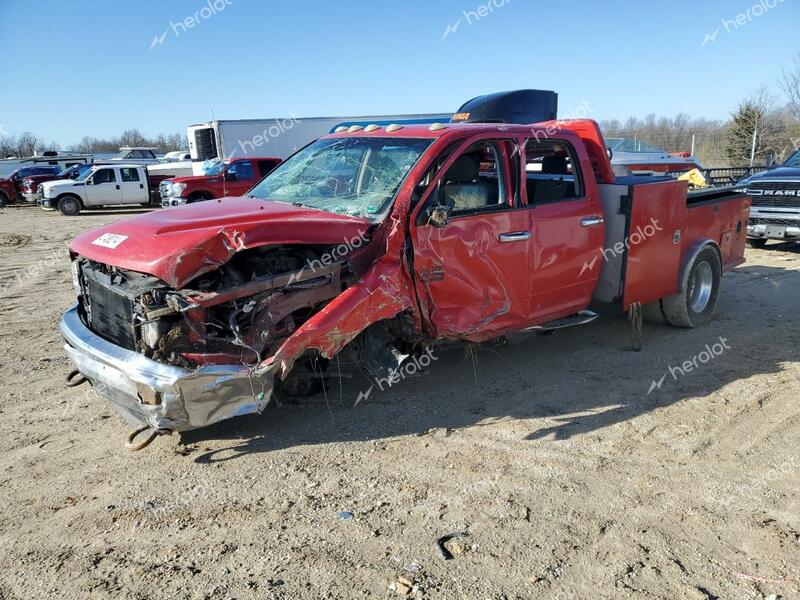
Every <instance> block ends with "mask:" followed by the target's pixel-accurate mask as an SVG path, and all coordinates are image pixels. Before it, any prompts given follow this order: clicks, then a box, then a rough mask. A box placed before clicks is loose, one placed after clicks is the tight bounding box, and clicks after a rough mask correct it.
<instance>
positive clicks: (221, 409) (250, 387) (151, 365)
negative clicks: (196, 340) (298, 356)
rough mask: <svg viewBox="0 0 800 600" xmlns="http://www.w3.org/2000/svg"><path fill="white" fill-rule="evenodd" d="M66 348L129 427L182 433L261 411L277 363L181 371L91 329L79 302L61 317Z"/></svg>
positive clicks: (84, 374) (221, 366)
mask: <svg viewBox="0 0 800 600" xmlns="http://www.w3.org/2000/svg"><path fill="white" fill-rule="evenodd" d="M61 335H62V336H63V337H64V340H65V342H66V344H65V346H64V348H65V350H66V352H67V354H68V355H69V357H70V359H71V360H72V362H73V363H74V364H75V367H76V368H77V369H78V370H79V371H80V372H81V374H82V375H83V376H84V377H86V378H87V379H88V380H89V381H90V382H91V383H92V385H93V386H94V388H95V390H97V392H99V393H100V394H101V395H102V396H104V397H105V398H106V399H108V400H109V401H110V402H111V404H112V406H113V407H114V409H115V410H116V411H117V412H118V413H120V415H122V417H123V418H124V419H125V420H126V421H127V422H128V423H129V424H131V425H132V426H134V427H139V426H144V425H146V426H149V427H151V428H153V429H157V430H168V431H186V430H189V429H196V428H198V427H205V426H207V425H211V424H213V423H217V422H219V421H224V420H225V419H230V418H232V417H238V416H241V415H247V414H253V413H260V412H262V411H263V410H264V408H265V407H266V405H267V403H268V402H269V399H270V396H271V394H272V389H273V387H274V381H275V373H276V372H277V370H278V365H277V364H273V365H269V366H266V367H257V368H250V367H247V366H244V365H214V366H205V367H201V368H198V369H194V370H192V369H184V368H180V367H174V366H170V365H165V364H163V363H159V362H156V361H154V360H150V359H149V358H147V357H145V356H143V355H142V354H139V353H137V352H133V351H130V350H127V349H125V348H121V347H120V346H117V345H115V344H112V343H111V342H109V341H107V340H105V339H103V338H101V337H100V336H98V335H96V334H95V333H94V332H92V331H91V330H90V329H89V328H88V327H86V325H84V324H83V321H81V318H80V316H79V315H78V308H77V305H74V306H72V307H70V308H69V309H68V310H67V311H66V312H65V313H64V316H63V318H62V320H61Z"/></svg>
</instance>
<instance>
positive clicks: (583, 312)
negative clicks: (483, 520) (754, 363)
mask: <svg viewBox="0 0 800 600" xmlns="http://www.w3.org/2000/svg"><path fill="white" fill-rule="evenodd" d="M485 118H486V119H487V121H490V122H487V123H469V124H461V123H459V124H454V123H450V124H434V125H432V126H430V127H427V126H408V127H391V126H390V127H386V128H382V127H377V128H372V127H367V128H366V129H360V130H356V131H353V130H348V131H345V132H341V133H336V134H331V135H328V136H325V137H323V138H322V139H320V140H318V141H316V142H314V143H312V144H311V145H309V146H307V147H306V148H304V149H303V150H301V151H300V152H298V153H297V154H295V155H294V156H292V157H291V158H289V159H288V160H287V161H286V162H284V163H283V164H281V165H280V166H279V167H277V168H276V169H275V170H274V171H273V172H272V173H270V174H269V175H268V176H267V177H266V178H265V179H263V180H262V181H261V182H260V183H259V184H258V185H257V186H256V187H255V188H253V189H252V190H250V191H249V192H248V196H247V197H243V198H231V199H227V200H226V201H225V202H223V203H218V202H201V203H197V204H192V205H189V206H183V207H178V208H175V209H171V210H167V211H157V212H152V213H148V214H146V215H140V216H137V217H134V218H131V219H126V220H122V221H119V222H116V223H113V224H111V225H107V226H105V227H101V228H99V229H96V230H94V231H91V232H88V233H85V234H83V235H81V236H79V237H78V238H77V239H76V240H75V241H74V242H73V243H72V245H71V246H70V250H71V255H72V258H73V262H72V269H73V273H74V283H75V292H76V294H77V296H78V303H77V304H76V305H75V306H73V307H71V308H70V309H69V310H67V311H66V313H65V314H64V317H63V320H62V323H61V331H62V334H63V336H64V338H65V340H66V346H65V349H66V351H67V354H68V355H69V357H70V359H71V360H72V362H73V363H74V365H75V368H76V369H77V372H79V373H80V374H82V376H83V377H85V378H86V379H88V380H89V381H90V382H91V383H92V384H93V385H94V386H95V389H96V390H97V391H98V392H99V393H100V394H102V395H104V396H105V397H106V398H107V399H108V400H109V401H110V402H111V404H112V405H113V407H114V408H115V409H116V410H117V411H118V412H119V413H120V414H121V415H123V416H124V417H125V419H126V420H127V421H128V422H129V423H131V424H133V425H135V426H137V427H139V429H138V430H137V431H136V432H134V434H139V433H142V434H146V435H147V436H148V439H152V437H155V435H156V434H158V433H161V432H165V431H181V430H188V429H193V428H197V427H203V426H206V425H209V424H211V423H215V422H218V421H221V420H224V419H229V418H232V417H235V416H240V415H244V414H249V413H256V412H261V411H263V410H264V408H265V407H266V405H267V403H268V402H269V401H270V398H271V395H272V393H273V392H275V391H278V392H280V393H283V394H296V395H303V394H307V393H309V392H310V391H312V390H313V389H315V388H314V387H313V386H314V382H318V381H319V378H320V377H322V378H325V377H335V374H334V372H335V371H336V368H335V366H334V367H333V372H331V373H330V374H326V368H327V365H328V364H329V361H331V359H334V358H335V357H336V356H337V355H339V353H341V352H344V351H345V350H347V351H348V352H349V353H350V354H348V356H351V358H352V359H353V360H354V361H355V363H356V364H357V365H359V366H360V367H361V368H362V369H363V370H364V371H365V372H367V373H369V374H370V375H371V376H372V377H374V378H376V380H375V381H381V380H383V381H385V380H386V379H385V378H387V377H391V378H392V382H393V383H399V380H400V378H399V377H396V375H397V373H398V369H400V368H401V367H402V365H403V364H404V363H403V361H406V360H411V359H412V358H413V357H414V356H415V355H416V356H420V354H421V353H424V352H427V351H428V350H429V349H430V348H431V347H432V346H433V345H434V344H436V343H437V342H438V341H443V340H465V341H469V342H475V343H480V342H485V341H488V340H492V339H496V338H498V337H499V336H504V335H507V334H510V333H514V332H521V331H537V330H538V331H542V330H551V329H557V328H562V327H567V326H570V325H583V324H586V323H589V322H590V321H592V320H593V319H594V318H595V317H597V314H595V313H593V312H591V311H590V310H589V305H590V303H592V302H593V301H594V300H597V301H600V302H607V303H616V304H617V305H618V306H619V307H620V308H622V309H624V310H629V311H630V313H631V315H632V316H633V317H634V321H636V320H637V318H638V317H637V316H636V315H641V314H642V313H644V314H645V315H646V317H647V318H648V319H652V320H658V321H665V322H667V323H669V324H670V325H673V326H676V327H700V326H703V325H705V324H706V323H708V322H709V321H710V320H711V319H712V317H713V315H714V312H715V310H716V307H717V301H718V297H719V294H720V280H721V278H722V276H723V274H724V273H725V272H727V271H729V270H730V269H732V268H733V267H735V266H736V265H739V264H741V263H742V262H743V261H744V258H743V255H744V245H745V237H746V234H747V232H746V223H747V218H748V209H749V205H750V200H749V198H748V197H747V196H746V195H744V194H741V193H737V192H734V191H732V190H727V191H720V190H711V191H699V192H694V193H691V194H688V193H687V184H686V183H685V182H682V181H675V180H673V179H670V178H655V177H628V178H621V179H617V178H615V176H614V174H613V171H612V168H611V164H610V162H609V160H608V156H607V154H606V151H605V144H604V142H603V138H602V135H601V134H600V131H599V128H598V126H597V124H596V123H595V122H593V121H588V120H584V121H581V120H573V121H569V122H564V123H558V122H555V121H553V122H551V123H542V124H535V125H530V124H528V125H513V124H508V123H497V122H493V121H496V120H497V119H496V118H494V116H493V115H486V117H485ZM521 160H524V161H525V162H524V163H523V165H524V166H523V168H520V161H521ZM523 173H525V176H522V174H523ZM634 236H635V238H634ZM639 307H641V308H642V312H640V311H639V310H638V309H639ZM77 372H76V373H77ZM373 387H374V386H373ZM316 389H319V388H316ZM134 434H132V437H131V438H130V439H134V438H133V436H134Z"/></svg>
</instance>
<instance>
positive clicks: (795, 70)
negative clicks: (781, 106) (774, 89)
mask: <svg viewBox="0 0 800 600" xmlns="http://www.w3.org/2000/svg"><path fill="white" fill-rule="evenodd" d="M778 83H779V84H780V86H781V89H782V90H783V93H784V94H786V97H787V98H788V100H789V110H790V111H791V112H792V114H793V115H794V117H795V118H796V119H799V120H800V54H798V55H797V56H796V57H795V58H794V60H793V61H792V66H791V67H789V68H788V69H784V70H783V74H782V75H781V78H780V79H779V80H778Z"/></svg>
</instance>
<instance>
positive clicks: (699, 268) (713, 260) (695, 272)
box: [661, 246, 722, 329]
mask: <svg viewBox="0 0 800 600" xmlns="http://www.w3.org/2000/svg"><path fill="white" fill-rule="evenodd" d="M721 281H722V264H721V262H720V259H719V255H718V254H717V251H716V250H714V248H712V247H711V246H706V247H705V248H704V249H703V250H702V252H700V254H698V255H697V259H696V260H695V261H694V264H693V265H692V268H691V270H690V271H689V278H688V279H687V281H686V286H685V289H684V290H683V291H681V292H679V293H677V294H675V295H674V296H669V297H668V298H664V299H662V300H661V307H662V309H663V311H664V317H665V318H666V320H667V323H669V324H670V325H672V326H673V327H686V328H690V329H691V328H694V327H700V326H702V325H705V324H706V323H708V322H709V321H710V320H711V319H712V318H713V317H714V311H715V310H716V308H717V300H718V299H719V286H720V282H721Z"/></svg>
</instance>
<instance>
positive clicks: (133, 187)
mask: <svg viewBox="0 0 800 600" xmlns="http://www.w3.org/2000/svg"><path fill="white" fill-rule="evenodd" d="M119 175H120V192H121V200H122V203H123V204H143V203H145V202H147V201H148V199H149V198H148V196H149V192H148V190H147V182H146V181H144V180H143V179H142V175H141V174H140V173H139V169H136V168H134V167H120V168H119Z"/></svg>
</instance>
